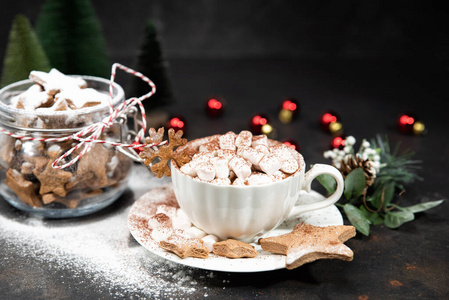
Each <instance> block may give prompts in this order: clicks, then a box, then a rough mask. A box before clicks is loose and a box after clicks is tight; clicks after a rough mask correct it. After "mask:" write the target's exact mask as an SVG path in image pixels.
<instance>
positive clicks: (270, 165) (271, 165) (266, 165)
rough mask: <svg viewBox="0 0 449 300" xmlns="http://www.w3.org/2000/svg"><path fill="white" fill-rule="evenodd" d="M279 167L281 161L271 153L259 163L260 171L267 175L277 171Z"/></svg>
mask: <svg viewBox="0 0 449 300" xmlns="http://www.w3.org/2000/svg"><path fill="white" fill-rule="evenodd" d="M281 166H282V164H281V161H280V160H279V159H278V158H277V157H276V156H275V155H273V154H272V153H270V154H267V155H265V156H264V157H263V158H262V159H261V161H260V162H259V167H260V169H261V170H262V171H263V172H265V173H266V174H268V175H271V174H273V173H274V172H276V171H278V170H279V169H280V168H281Z"/></svg>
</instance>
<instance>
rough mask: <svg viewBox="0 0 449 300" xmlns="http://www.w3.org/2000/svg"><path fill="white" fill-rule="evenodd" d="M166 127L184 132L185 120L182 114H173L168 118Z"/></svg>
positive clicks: (185, 128) (185, 129) (185, 127)
mask: <svg viewBox="0 0 449 300" xmlns="http://www.w3.org/2000/svg"><path fill="white" fill-rule="evenodd" d="M167 128H173V129H174V130H175V131H178V130H182V131H183V132H184V134H186V132H187V121H186V120H185V118H184V117H182V116H179V115H178V116H173V117H170V118H169V119H168V122H167Z"/></svg>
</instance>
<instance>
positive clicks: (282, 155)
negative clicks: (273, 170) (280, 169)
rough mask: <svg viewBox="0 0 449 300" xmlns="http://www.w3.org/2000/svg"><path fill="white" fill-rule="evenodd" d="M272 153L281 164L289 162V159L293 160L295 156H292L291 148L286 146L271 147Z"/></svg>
mask: <svg viewBox="0 0 449 300" xmlns="http://www.w3.org/2000/svg"><path fill="white" fill-rule="evenodd" d="M270 152H271V153H272V154H274V155H276V157H277V158H278V159H279V160H280V161H281V162H283V161H286V160H289V159H293V155H292V154H291V152H290V150H289V148H288V147H287V146H285V145H284V144H282V145H276V146H273V147H271V148H270Z"/></svg>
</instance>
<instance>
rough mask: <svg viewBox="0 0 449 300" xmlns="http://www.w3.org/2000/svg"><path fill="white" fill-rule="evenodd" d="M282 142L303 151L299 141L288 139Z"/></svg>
mask: <svg viewBox="0 0 449 300" xmlns="http://www.w3.org/2000/svg"><path fill="white" fill-rule="evenodd" d="M282 143H284V145H286V146H288V147H290V148H292V149H293V150H296V151H298V152H300V151H301V146H300V145H299V143H298V142H297V141H295V140H292V139H286V140H282Z"/></svg>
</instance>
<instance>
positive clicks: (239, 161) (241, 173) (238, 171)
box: [229, 155, 251, 179]
mask: <svg viewBox="0 0 449 300" xmlns="http://www.w3.org/2000/svg"><path fill="white" fill-rule="evenodd" d="M229 167H230V169H231V170H232V171H234V173H235V175H237V177H239V178H242V179H246V178H248V177H249V176H250V175H251V164H250V163H249V162H247V161H246V160H245V159H244V158H242V157H240V156H237V155H236V156H234V158H233V159H231V160H230V161H229Z"/></svg>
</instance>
